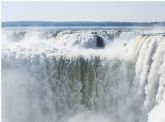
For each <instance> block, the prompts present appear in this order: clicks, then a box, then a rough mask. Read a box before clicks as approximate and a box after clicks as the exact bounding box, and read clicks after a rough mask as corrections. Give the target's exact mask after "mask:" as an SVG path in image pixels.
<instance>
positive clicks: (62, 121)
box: [2, 28, 165, 122]
mask: <svg viewBox="0 0 165 122" xmlns="http://www.w3.org/2000/svg"><path fill="white" fill-rule="evenodd" d="M164 113H165V33H164V32H161V33H156V32H154V31H152V32H149V31H148V30H147V31H146V30H144V29H94V30H92V29H91V30H90V29H88V30H85V29H84V30H80V29H79V30H51V29H34V28H31V29H29V28H28V29H26V28H22V29H17V28H13V29H11V28H10V29H3V30H2V121H3V122H165V117H164Z"/></svg>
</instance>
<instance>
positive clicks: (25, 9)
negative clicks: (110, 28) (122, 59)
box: [2, 2, 165, 22]
mask: <svg viewBox="0 0 165 122" xmlns="http://www.w3.org/2000/svg"><path fill="white" fill-rule="evenodd" d="M30 20H32V21H33V20H34V21H137V22H139V21H165V2H2V21H30Z"/></svg>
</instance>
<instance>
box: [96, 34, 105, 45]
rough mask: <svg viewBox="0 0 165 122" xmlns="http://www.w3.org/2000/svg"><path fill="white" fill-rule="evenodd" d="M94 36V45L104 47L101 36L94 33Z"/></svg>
mask: <svg viewBox="0 0 165 122" xmlns="http://www.w3.org/2000/svg"><path fill="white" fill-rule="evenodd" d="M95 36H96V47H98V48H104V47H105V44H104V40H103V38H102V37H100V36H98V35H95Z"/></svg>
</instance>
